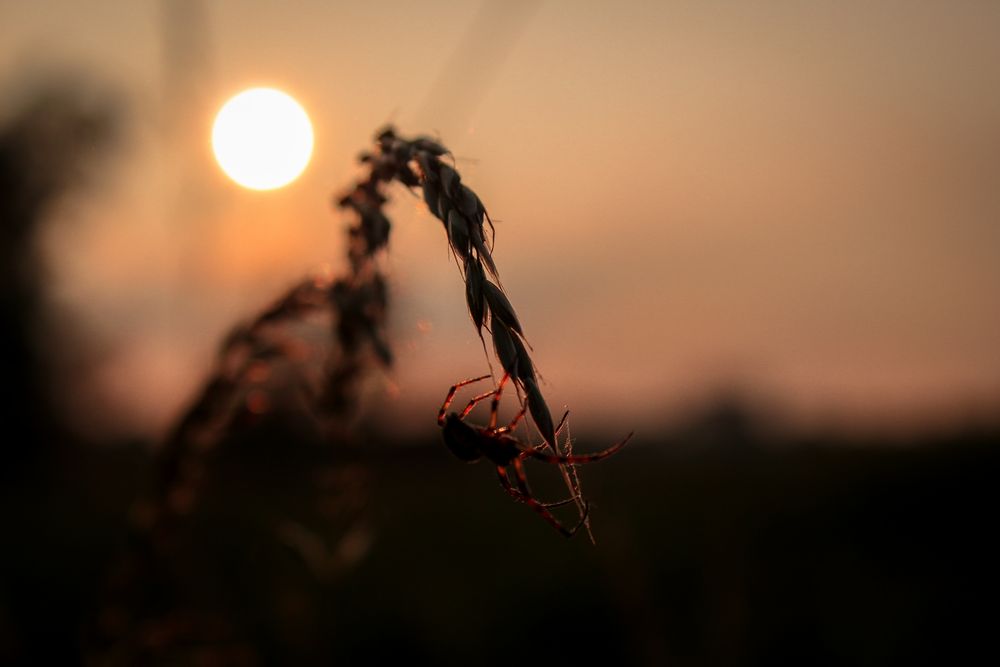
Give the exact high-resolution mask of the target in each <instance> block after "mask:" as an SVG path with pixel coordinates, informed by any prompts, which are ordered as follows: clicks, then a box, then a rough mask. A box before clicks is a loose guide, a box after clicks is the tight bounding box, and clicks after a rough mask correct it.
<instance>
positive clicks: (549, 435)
mask: <svg viewBox="0 0 1000 667" xmlns="http://www.w3.org/2000/svg"><path fill="white" fill-rule="evenodd" d="M524 393H525V394H526V395H527V397H528V410H529V411H530V412H531V418H532V419H533V420H534V422H535V426H537V427H538V432H539V433H541V434H542V438H544V439H545V442H546V443H547V444H548V445H549V446H550V447H552V449H553V450H555V449H556V430H555V425H554V424H553V423H552V413H551V412H549V406H548V404H546V402H545V398H544V397H543V396H542V392H541V390H540V389H539V388H538V383H537V382H535V381H534V380H533V379H532V380H526V381H525V383H524Z"/></svg>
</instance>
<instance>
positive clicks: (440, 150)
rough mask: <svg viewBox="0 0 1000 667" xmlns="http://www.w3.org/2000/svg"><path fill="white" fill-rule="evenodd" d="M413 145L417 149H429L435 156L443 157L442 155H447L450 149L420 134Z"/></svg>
mask: <svg viewBox="0 0 1000 667" xmlns="http://www.w3.org/2000/svg"><path fill="white" fill-rule="evenodd" d="M412 143H413V145H414V146H415V147H416V148H417V150H421V151H427V152H428V153H430V154H431V155H433V156H434V157H441V156H442V155H447V154H448V153H449V151H448V149H447V148H445V147H444V146H442V145H441V144H439V143H438V142H436V141H434V140H433V139H431V138H430V137H425V136H419V137H417V138H416V139H414V140H413V142H412Z"/></svg>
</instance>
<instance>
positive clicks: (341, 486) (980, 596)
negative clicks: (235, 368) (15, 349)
mask: <svg viewBox="0 0 1000 667" xmlns="http://www.w3.org/2000/svg"><path fill="white" fill-rule="evenodd" d="M299 427H300V424H292V423H291V422H287V421H283V420H281V419H269V420H264V421H255V422H249V423H246V424H244V425H243V426H241V427H240V428H239V429H236V430H235V431H234V432H233V433H232V434H231V436H230V438H229V440H227V441H226V442H225V443H223V445H222V446H221V447H220V448H219V449H218V450H217V451H216V452H214V453H213V455H212V458H211V465H210V467H209V468H208V472H207V473H206V475H205V476H204V478H203V485H202V489H203V491H202V493H201V494H200V496H199V497H198V501H197V503H194V504H193V505H192V509H191V511H190V512H189V513H188V514H187V515H186V516H185V518H184V519H183V520H181V521H178V522H176V523H175V524H174V525H173V526H172V527H171V530H170V533H169V535H161V536H159V537H155V538H153V540H152V541H153V542H155V543H157V544H158V546H157V547H156V548H155V549H154V551H155V552H156V554H157V555H155V556H153V557H152V558H153V560H154V561H155V560H157V559H158V562H156V563H155V565H153V566H147V567H145V569H144V572H143V574H142V575H141V576H138V577H135V578H133V579H132V580H131V583H129V582H128V581H126V584H125V585H124V588H125V589H128V588H129V587H131V588H132V590H126V592H125V594H124V597H122V594H121V590H122V585H121V581H122V577H123V576H125V575H123V574H122V567H123V565H122V564H123V562H129V558H130V557H129V556H128V554H130V553H132V554H134V553H136V552H137V551H139V552H142V551H144V550H146V551H148V550H149V549H150V547H149V545H148V544H145V546H144V545H143V540H145V539H147V538H148V536H146V537H143V533H142V530H141V524H142V522H141V521H137V520H136V510H134V509H132V508H134V505H133V503H134V502H135V501H136V500H137V499H138V498H139V497H140V496H141V495H142V494H143V493H146V492H148V490H149V488H150V483H151V480H152V479H153V477H154V474H153V462H152V460H151V458H150V457H149V456H148V455H147V453H146V450H145V449H144V448H141V447H139V446H138V445H136V446H132V447H128V446H125V447H115V448H111V447H103V448H101V447H82V446H76V447H71V446H65V447H53V448H50V449H49V454H47V455H45V456H43V457H40V458H38V459H36V460H35V461H34V462H33V463H31V464H30V465H28V466H26V467H22V468H21V469H19V470H18V471H17V475H16V476H10V477H7V478H6V479H5V480H4V484H3V488H2V502H0V508H2V509H0V511H2V513H3V519H2V522H3V526H4V527H5V529H6V530H5V532H6V538H5V540H4V547H3V549H2V551H0V571H2V572H3V581H2V589H0V591H2V593H0V663H4V664H28V663H43V662H45V663H50V664H73V663H76V662H80V661H81V660H83V659H84V658H89V659H91V660H94V661H95V662H97V663H98V664H102V663H103V664H333V663H335V662H336V663H341V664H345V663H346V664H359V663H360V664H367V663H375V662H380V661H382V660H383V659H389V658H405V659H406V660H407V661H409V662H412V663H422V664H469V663H474V664H497V665H499V664H510V663H513V662H516V661H521V660H526V661H527V662H530V663H534V662H542V661H543V660H544V661H547V662H548V661H555V663H556V664H566V663H568V662H570V661H578V660H581V661H583V660H586V662H588V663H592V662H594V661H596V660H606V661H609V662H610V663H611V664H781V663H795V664H810V665H815V664H838V665H841V664H867V665H887V664H901V665H902V664H907V665H909V664H928V663H936V662H940V661H947V662H948V663H950V664H954V663H955V662H956V661H957V660H961V658H962V657H969V656H972V655H978V656H981V657H987V656H990V655H992V656H995V655H996V652H997V650H996V645H995V642H994V641H993V637H994V633H995V627H996V623H995V621H996V611H995V604H996V597H995V595H996V593H997V587H996V567H997V563H998V560H997V557H998V555H1000V554H998V548H997V546H996V543H995V542H993V540H992V537H993V536H992V533H993V532H994V531H995V526H996V521H995V508H996V502H995V499H996V495H997V494H996V491H995V480H996V478H997V473H998V471H1000V449H998V447H997V445H998V438H997V435H998V434H997V433H996V432H992V433H970V434H966V435H962V436H956V437H954V438H950V439H942V440H940V441H936V442H928V443H915V444H914V445H913V446H911V447H909V448H902V449H900V448H897V449H892V450H889V449H886V448H879V447H878V446H877V445H878V443H870V445H869V446H866V447H850V446H847V445H843V444H842V443H837V442H811V443H786V444H785V445H783V446H781V447H777V448H775V447H771V448H767V447H763V446H762V445H763V443H759V442H755V441H754V440H753V439H752V438H751V439H744V440H742V441H741V440H735V441H730V442H728V443H727V446H725V447H718V446H708V445H706V444H705V443H704V442H703V441H702V440H699V439H698V438H697V437H695V436H693V435H691V431H690V430H689V431H687V433H688V435H687V436H686V439H684V438H681V436H679V435H675V436H671V435H670V434H646V433H642V434H639V436H637V438H636V442H635V443H634V445H630V446H629V447H628V448H626V449H625V450H623V451H622V452H621V453H620V454H619V455H617V456H616V457H614V458H612V459H608V460H606V461H603V462H601V463H598V464H594V465H592V466H589V467H587V468H584V469H583V470H582V472H583V481H584V490H585V492H586V493H587V494H588V496H589V497H590V498H591V499H592V500H593V501H594V503H595V508H594V510H593V513H592V515H593V525H594V531H595V534H596V536H597V538H598V543H597V545H596V546H591V545H590V544H589V543H588V541H587V539H586V536H584V535H582V534H580V535H578V536H577V537H576V538H574V539H573V540H570V541H567V540H565V539H563V538H562V537H560V536H559V535H558V534H556V533H555V532H554V531H553V530H551V528H550V527H549V526H548V525H547V524H545V523H544V522H543V521H541V520H540V519H539V518H538V517H536V516H534V514H533V513H532V512H531V511H530V510H529V509H528V508H526V507H523V506H518V505H516V504H515V503H514V502H512V501H511V499H509V498H507V497H506V496H505V495H504V494H503V492H502V491H501V489H500V488H499V486H498V484H497V483H496V480H495V478H494V476H493V474H492V471H491V470H490V469H489V468H488V466H487V465H486V464H481V465H474V466H467V465H465V464H462V463H460V462H458V461H456V460H454V459H452V458H451V456H450V454H449V453H448V452H447V450H446V449H445V448H444V447H443V446H441V444H440V443H439V442H436V441H435V442H428V443H424V444H423V445H421V444H420V443H409V444H408V445H407V446H401V445H397V446H394V445H392V444H390V443H383V442H374V441H368V442H363V443H355V445H352V446H348V445H345V446H343V447H331V446H329V445H324V444H323V443H321V442H320V441H319V440H317V439H316V437H315V435H314V434H313V433H311V432H310V431H309V430H308V429H301V428H299ZM744 435H745V434H744ZM733 437H734V438H740V437H743V436H740V435H739V434H738V433H735V432H734V433H733ZM699 443H701V444H699ZM588 444H589V445H590V447H587V446H585V445H588ZM605 444H607V443H582V442H581V443H578V444H577V448H578V451H583V450H585V449H589V448H591V447H597V446H602V445H605ZM544 467H545V466H544V464H541V463H539V464H538V465H535V466H532V467H531V468H530V470H529V472H530V473H533V474H534V477H533V478H534V479H536V480H537V483H536V486H539V485H540V486H539V489H540V490H539V495H546V496H548V497H550V498H551V497H555V495H556V494H557V493H558V490H557V489H558V487H557V486H554V485H549V486H546V475H545V474H544V473H546V472H548V471H547V470H544V469H542V468H544ZM8 472H12V471H8ZM130 510H131V518H130ZM137 526H138V527H137ZM123 558H124V559H125V560H124V561H123ZM126 569H127V567H126ZM133 569H134V568H133ZM133 574H134V572H133ZM116 577H117V578H118V579H119V581H118V584H116V583H115V579H116ZM126 580H127V577H126ZM116 585H117V586H118V589H117V590H118V592H115V591H116V588H115V586H116ZM112 597H114V598H115V599H116V600H117V601H116V602H115V603H114V604H111V603H109V598H112ZM121 600H125V602H124V603H122V602H121Z"/></svg>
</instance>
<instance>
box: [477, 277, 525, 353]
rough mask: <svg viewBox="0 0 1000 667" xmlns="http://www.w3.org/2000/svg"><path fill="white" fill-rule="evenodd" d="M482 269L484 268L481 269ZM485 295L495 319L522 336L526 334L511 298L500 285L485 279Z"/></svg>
mask: <svg viewBox="0 0 1000 667" xmlns="http://www.w3.org/2000/svg"><path fill="white" fill-rule="evenodd" d="M480 271H482V269H480ZM483 295H484V296H485V297H486V303H488V304H489V306H490V313H492V315H493V318H494V319H499V320H500V321H502V322H503V323H504V324H506V325H507V326H508V327H510V328H511V329H513V330H514V331H516V332H517V333H518V334H519V335H520V336H524V332H523V331H522V330H521V323H520V322H518V321H517V315H516V314H515V313H514V307H513V306H512V305H510V300H508V299H507V295H505V294H504V293H503V292H502V291H501V290H500V288H499V287H497V286H496V285H494V284H493V283H491V282H489V281H488V280H487V281H485V284H484V285H483Z"/></svg>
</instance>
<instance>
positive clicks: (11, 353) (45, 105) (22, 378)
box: [0, 77, 120, 470]
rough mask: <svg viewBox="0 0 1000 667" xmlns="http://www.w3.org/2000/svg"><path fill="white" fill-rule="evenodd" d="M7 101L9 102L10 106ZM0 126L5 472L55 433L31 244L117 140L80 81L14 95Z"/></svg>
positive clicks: (93, 94)
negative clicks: (17, 98)
mask: <svg viewBox="0 0 1000 667" xmlns="http://www.w3.org/2000/svg"><path fill="white" fill-rule="evenodd" d="M10 97H13V95H8V99H9V98H10ZM20 98H21V99H22V101H21V102H20V103H19V104H17V105H16V106H15V108H13V109H12V110H10V111H9V112H8V113H7V114H6V115H5V117H4V118H3V120H2V121H0V355H2V358H3V369H4V372H3V380H2V383H3V389H2V394H0V402H2V405H3V415H4V423H5V426H6V428H7V429H8V431H9V432H11V433H17V434H19V437H17V438H5V439H4V440H5V443H4V450H5V451H4V455H5V457H6V459H7V462H8V466H7V467H6V469H7V470H10V463H11V462H13V461H15V460H17V459H20V458H26V457H30V456H32V455H34V454H35V453H37V449H38V448H40V447H44V446H45V445H46V444H47V443H48V442H49V436H51V435H53V433H54V431H55V430H56V429H57V428H58V421H59V419H58V415H57V414H56V413H55V411H54V410H53V406H52V404H51V400H50V397H51V392H50V391H49V379H48V377H47V376H46V350H45V349H43V347H42V344H41V341H42V340H43V337H42V335H41V333H42V332H41V327H42V318H43V316H44V309H45V306H44V297H45V292H44V283H45V267H44V266H43V263H42V260H41V257H40V255H39V251H38V248H37V247H36V239H37V236H38V233H39V230H40V227H41V226H42V225H43V224H44V222H45V221H46V218H47V216H48V215H49V214H51V212H52V211H53V208H54V207H55V206H56V204H58V203H59V202H60V201H62V200H63V199H64V198H65V196H66V195H67V194H69V193H71V192H72V191H74V190H75V189H78V188H79V187H80V186H82V185H84V184H86V182H87V179H88V177H89V175H90V174H91V173H92V170H93V169H94V168H95V167H96V166H97V163H98V161H99V159H100V158H102V157H104V156H105V155H106V154H107V152H108V149H109V148H110V147H111V146H112V144H113V143H114V139H115V138H116V136H117V135H118V130H119V124H120V112H119V110H118V109H117V107H116V103H115V101H114V100H112V99H111V98H109V97H108V96H107V95H105V94H102V93H99V92H98V91H97V90H96V89H95V88H94V87H92V86H88V85H86V84H85V83H82V82H81V81H79V80H77V79H71V78H69V77H63V78H53V79H51V80H49V81H46V82H44V83H42V84H39V85H36V86H34V87H33V88H32V89H31V90H29V91H27V92H24V93H22V94H21V95H20Z"/></svg>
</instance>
